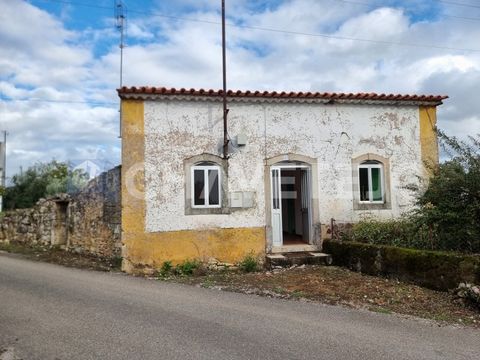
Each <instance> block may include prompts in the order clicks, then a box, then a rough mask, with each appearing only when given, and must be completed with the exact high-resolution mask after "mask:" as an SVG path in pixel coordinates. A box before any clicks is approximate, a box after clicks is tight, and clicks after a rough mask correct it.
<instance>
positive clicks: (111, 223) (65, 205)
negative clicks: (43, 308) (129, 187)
mask: <svg viewBox="0 0 480 360" xmlns="http://www.w3.org/2000/svg"><path fill="white" fill-rule="evenodd" d="M120 178H121V176H120V166H118V167H115V168H113V169H111V170H109V171H107V172H104V173H102V174H101V175H99V176H98V177H96V178H95V179H93V180H91V181H90V182H89V183H88V185H87V186H86V187H85V188H84V189H83V190H82V191H80V192H78V193H75V194H71V195H68V194H60V195H57V196H55V197H51V198H48V199H40V200H39V201H38V202H37V204H36V205H35V206H34V207H33V208H29V209H18V210H14V211H9V212H5V213H4V214H3V217H2V218H1V220H0V242H7V243H8V242H16V243H22V244H25V245H39V246H46V247H48V246H60V247H62V248H64V249H65V250H69V251H76V252H87V253H91V254H94V255H97V256H101V257H118V256H120V253H121V205H120Z"/></svg>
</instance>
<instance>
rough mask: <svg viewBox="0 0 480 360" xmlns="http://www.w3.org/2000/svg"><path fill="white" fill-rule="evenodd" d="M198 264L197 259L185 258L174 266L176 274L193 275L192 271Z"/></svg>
mask: <svg viewBox="0 0 480 360" xmlns="http://www.w3.org/2000/svg"><path fill="white" fill-rule="evenodd" d="M199 266H200V263H199V262H198V261H197V260H185V261H184V262H182V263H181V264H178V265H177V266H176V267H175V273H176V274H177V275H193V272H194V271H195V270H196V269H197V268H198V267H199Z"/></svg>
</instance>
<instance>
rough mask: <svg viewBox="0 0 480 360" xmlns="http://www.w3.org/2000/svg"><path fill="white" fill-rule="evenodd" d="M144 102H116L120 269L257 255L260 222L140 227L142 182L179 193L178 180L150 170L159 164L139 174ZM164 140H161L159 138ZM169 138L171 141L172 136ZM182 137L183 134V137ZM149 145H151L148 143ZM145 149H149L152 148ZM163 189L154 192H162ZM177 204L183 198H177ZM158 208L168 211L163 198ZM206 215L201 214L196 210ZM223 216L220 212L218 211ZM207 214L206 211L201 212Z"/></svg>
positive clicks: (260, 250)
mask: <svg viewBox="0 0 480 360" xmlns="http://www.w3.org/2000/svg"><path fill="white" fill-rule="evenodd" d="M144 125H145V123H144V103H143V101H136V100H126V101H125V100H124V101H122V131H123V135H122V138H123V142H122V145H123V149H122V244H123V251H122V257H123V262H122V269H123V270H124V271H127V272H135V271H142V272H145V271H151V270H153V269H156V268H157V269H158V268H159V267H160V266H161V265H162V263H163V262H164V261H172V262H173V263H179V262H181V261H183V260H186V259H200V260H205V261H207V260H209V258H211V257H214V258H216V259H218V260H220V261H224V262H229V263H234V262H237V261H239V260H241V259H242V258H243V257H244V256H245V255H246V254H249V253H253V254H257V255H263V254H264V249H265V229H264V227H250V228H248V227H240V228H230V229H225V228H219V227H218V226H216V222H215V223H212V224H211V225H212V226H210V225H209V223H208V222H207V223H204V226H203V227H198V228H196V229H195V230H194V231H189V230H185V229H186V228H185V229H182V228H180V231H146V230H145V224H146V219H145V214H146V201H145V183H148V184H150V182H151V181H155V182H157V186H161V184H162V182H163V181H165V184H166V185H167V186H169V189H170V191H171V192H172V194H175V193H177V192H181V191H183V190H182V187H183V176H182V177H181V181H182V182H181V183H179V184H175V185H173V184H171V183H170V182H168V181H166V179H163V178H162V177H157V176H156V175H157V174H156V173H157V172H160V171H161V169H163V168H164V165H166V164H161V165H159V168H158V169H157V171H155V170H154V169H151V170H152V172H151V173H149V175H148V176H150V177H151V178H150V179H149V180H148V181H146V179H145V166H146V165H145V162H144V160H145V139H146V136H145V130H144ZM164 141H165V142H166V141H167V139H165V140H164ZM172 141H175V140H174V139H172ZM185 141H188V139H185ZM182 144H183V143H182V142H181V141H177V142H176V143H175V144H173V143H172V144H170V145H168V146H167V147H166V148H164V149H163V150H161V149H154V153H155V154H157V155H159V153H161V154H162V156H168V154H169V153H170V152H174V151H175V149H174V147H175V146H185V145H182ZM153 147H154V146H153V145H152V148H153ZM152 148H150V150H153V149H152ZM170 166H173V167H174V168H175V169H177V171H180V170H179V169H182V170H181V171H182V173H183V160H182V161H181V162H180V164H174V163H171V164H170V163H169V164H168V167H170ZM162 194H164V192H163V191H162V192H161V193H159V194H157V196H162ZM182 204H184V201H183V200H182ZM162 206H165V209H164V211H165V212H168V211H169V207H168V205H167V204H166V203H164V204H162ZM202 216H207V215H202ZM218 216H220V218H224V219H226V217H227V216H225V215H218ZM207 217H208V216H207Z"/></svg>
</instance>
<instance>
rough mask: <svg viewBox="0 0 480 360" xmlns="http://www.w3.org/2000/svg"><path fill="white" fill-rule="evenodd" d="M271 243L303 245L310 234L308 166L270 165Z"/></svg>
mask: <svg viewBox="0 0 480 360" xmlns="http://www.w3.org/2000/svg"><path fill="white" fill-rule="evenodd" d="M271 182H272V204H271V206H272V237H273V239H272V240H273V245H274V246H288V245H307V244H310V240H311V238H310V236H311V230H310V229H311V189H310V183H311V181H310V168H309V166H307V165H300V164H290V163H286V164H278V165H275V166H273V167H272V168H271Z"/></svg>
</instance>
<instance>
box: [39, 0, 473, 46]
mask: <svg viewBox="0 0 480 360" xmlns="http://www.w3.org/2000/svg"><path fill="white" fill-rule="evenodd" d="M39 1H47V2H56V3H62V4H70V5H77V6H87V7H91V8H98V9H105V10H109V11H111V7H106V6H101V5H94V4H90V3H80V2H73V1H67V0H39ZM129 13H131V14H132V13H133V14H140V15H148V16H153V17H162V18H167V19H173V20H180V21H188V22H197V23H203V24H211V25H220V24H221V23H220V22H218V21H210V20H202V19H193V18H186V17H180V16H172V15H165V14H159V13H153V12H146V11H140V10H134V9H133V10H132V9H129ZM227 26H228V27H235V28H240V29H249V30H258V31H268V32H272V33H280V34H287V35H300V36H311V37H320V38H327V39H335V40H343V41H347V40H348V41H358V42H365V43H372V44H380V45H394V46H409V47H417V48H431V49H439V50H450V51H463V52H480V49H471V48H457V47H450V46H442V45H432V44H417V43H410V42H403V41H398V42H397V41H387V40H375V39H366V38H357V37H349V36H340V35H332V34H322V33H308V32H301V31H293V30H284V29H275V28H266V27H260V26H249V25H236V24H227Z"/></svg>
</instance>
